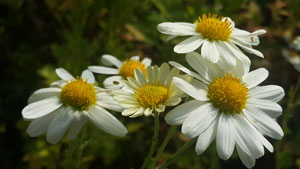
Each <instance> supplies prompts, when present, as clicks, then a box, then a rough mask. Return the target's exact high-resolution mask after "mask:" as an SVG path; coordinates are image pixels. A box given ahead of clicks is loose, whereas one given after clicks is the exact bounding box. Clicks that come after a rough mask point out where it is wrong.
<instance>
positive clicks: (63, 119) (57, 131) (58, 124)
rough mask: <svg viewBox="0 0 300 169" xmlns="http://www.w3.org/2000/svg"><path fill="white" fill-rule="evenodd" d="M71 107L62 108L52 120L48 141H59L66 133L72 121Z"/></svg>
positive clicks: (53, 142) (52, 142)
mask: <svg viewBox="0 0 300 169" xmlns="http://www.w3.org/2000/svg"><path fill="white" fill-rule="evenodd" d="M70 111H73V110H72V109H71V108H69V109H60V112H58V113H57V114H56V116H55V117H54V118H53V120H52V121H51V123H50V125H49V127H48V131H47V137H46V138H47V142H49V143H51V144H55V143H57V142H58V141H59V140H60V139H61V138H62V137H63V136H64V134H65V132H66V131H67V129H68V128H69V126H70V125H71V122H72V116H70V113H69V112H70Z"/></svg>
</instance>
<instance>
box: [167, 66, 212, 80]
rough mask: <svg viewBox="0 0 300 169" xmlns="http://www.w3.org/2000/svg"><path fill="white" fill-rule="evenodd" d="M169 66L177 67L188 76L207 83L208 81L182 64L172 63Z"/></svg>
mask: <svg viewBox="0 0 300 169" xmlns="http://www.w3.org/2000/svg"><path fill="white" fill-rule="evenodd" d="M169 64H170V65H172V66H174V67H176V68H177V69H179V70H181V71H183V72H184V73H187V74H188V75H191V76H193V77H194V78H196V79H198V80H201V81H204V82H207V80H206V79H204V78H203V77H201V76H200V75H199V74H197V73H195V72H193V71H190V70H189V69H187V68H185V67H184V66H182V65H181V64H179V63H177V62H173V61H170V62H169Z"/></svg>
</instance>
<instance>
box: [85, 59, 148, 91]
mask: <svg viewBox="0 0 300 169" xmlns="http://www.w3.org/2000/svg"><path fill="white" fill-rule="evenodd" d="M101 60H102V63H103V64H104V65H106V66H115V67H116V68H110V67H104V66H89V70H90V71H92V72H95V73H99V74H108V75H114V76H111V77H108V78H106V79H105V80H104V81H103V84H104V87H105V88H107V89H120V88H122V87H123V86H124V85H123V84H122V83H121V80H123V79H127V78H128V77H134V70H135V69H137V68H138V69H140V70H142V72H143V73H144V74H146V68H147V67H148V66H150V65H151V62H152V61H151V59H149V58H144V59H143V60H142V61H140V57H139V56H133V57H131V58H130V59H127V60H125V61H123V62H121V61H120V60H119V59H117V58H116V57H114V56H112V55H107V54H105V55H103V56H102V58H101Z"/></svg>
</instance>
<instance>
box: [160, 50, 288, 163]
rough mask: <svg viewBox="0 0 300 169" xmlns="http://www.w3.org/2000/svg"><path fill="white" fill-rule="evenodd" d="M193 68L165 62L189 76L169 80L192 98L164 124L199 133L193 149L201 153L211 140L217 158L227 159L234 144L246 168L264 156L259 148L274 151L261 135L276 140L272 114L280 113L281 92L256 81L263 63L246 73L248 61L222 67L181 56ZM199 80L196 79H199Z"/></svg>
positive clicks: (195, 55) (279, 131)
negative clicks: (191, 80) (189, 80)
mask: <svg viewBox="0 0 300 169" xmlns="http://www.w3.org/2000/svg"><path fill="white" fill-rule="evenodd" d="M186 60H187V62H188V63H189V65H190V66H191V67H192V68H193V69H195V70H196V71H197V73H195V72H192V71H190V70H188V69H186V68H185V67H183V66H181V65H179V64H178V63H175V62H171V63H170V64H171V65H173V66H175V67H177V68H178V69H180V70H182V71H184V72H186V73H188V74H189V75H191V76H193V77H194V78H195V79H197V80H195V81H197V83H193V84H189V83H187V82H186V81H184V80H182V79H180V78H177V77H174V78H173V79H174V80H173V81H174V83H175V84H176V85H177V86H178V87H179V88H180V89H181V90H183V91H184V92H186V93H187V94H188V95H190V96H191V97H192V98H194V100H191V101H188V102H186V103H184V104H182V105H180V106H178V107H176V108H174V109H173V110H171V111H170V112H169V113H168V114H167V115H166V116H165V120H166V121H167V123H168V124H171V125H178V124H182V129H181V130H182V133H183V134H184V135H185V136H187V137H188V138H195V137H198V140H197V143H196V149H195V150H196V153H197V154H198V155H200V154H202V153H203V152H204V151H205V150H206V149H207V147H208V146H209V145H210V144H211V143H212V141H213V140H214V139H216V147H217V152H218V155H219V157H220V158H222V159H224V160H227V159H228V158H229V157H230V156H231V155H232V153H233V151H234V147H236V150H237V153H238V155H239V157H240V159H241V161H242V162H243V163H244V165H245V166H247V167H248V168H252V167H253V166H254V165H255V160H256V159H257V158H259V157H261V156H263V155H264V147H266V148H267V149H268V150H269V151H270V152H273V146H272V145H271V144H270V143H269V141H268V140H267V139H266V138H265V137H264V135H267V136H269V137H271V138H274V139H281V138H282V136H283V131H282V129H281V127H280V126H279V125H278V124H277V122H276V121H275V120H274V119H273V118H276V117H278V116H280V115H281V113H282V108H281V107H280V105H279V104H277V102H278V101H280V100H281V99H282V98H283V96H284V91H283V89H282V88H281V87H280V86H276V85H267V86H258V85H259V84H260V83H262V82H263V81H264V80H265V79H266V78H267V76H268V71H267V70H266V69H264V68H260V69H256V70H254V71H251V72H249V65H244V66H243V65H237V66H236V68H235V70H233V71H230V72H228V71H227V72H226V71H224V70H222V69H221V68H220V67H219V66H217V65H216V64H212V63H211V62H207V61H206V60H204V59H203V58H202V57H200V55H199V54H198V53H196V52H192V53H189V54H187V55H186ZM199 80H200V81H202V82H200V81H199Z"/></svg>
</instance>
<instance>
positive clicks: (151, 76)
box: [113, 63, 191, 117]
mask: <svg viewBox="0 0 300 169" xmlns="http://www.w3.org/2000/svg"><path fill="white" fill-rule="evenodd" d="M146 72H147V74H146V75H145V74H144V73H143V71H142V70H140V69H136V70H135V78H131V77H129V78H128V80H123V81H122V82H123V83H124V85H125V86H126V87H127V90H116V91H113V94H114V99H115V100H117V101H118V102H119V104H120V105H121V106H123V107H124V108H125V110H124V111H123V112H122V115H124V116H129V117H137V116H142V115H145V116H150V115H151V114H152V112H153V111H157V112H159V113H161V112H163V111H164V110H165V107H166V106H174V105H177V104H178V103H179V102H180V101H181V96H182V95H183V92H182V91H181V90H179V89H178V88H177V87H176V86H175V85H174V83H173V81H172V78H173V77H182V78H184V79H186V80H190V79H191V77H190V76H181V75H179V70H178V69H175V68H173V69H172V70H170V67H169V65H168V64H166V63H164V64H162V65H161V67H160V68H158V67H157V66H153V67H152V66H149V67H147V70H146Z"/></svg>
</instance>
